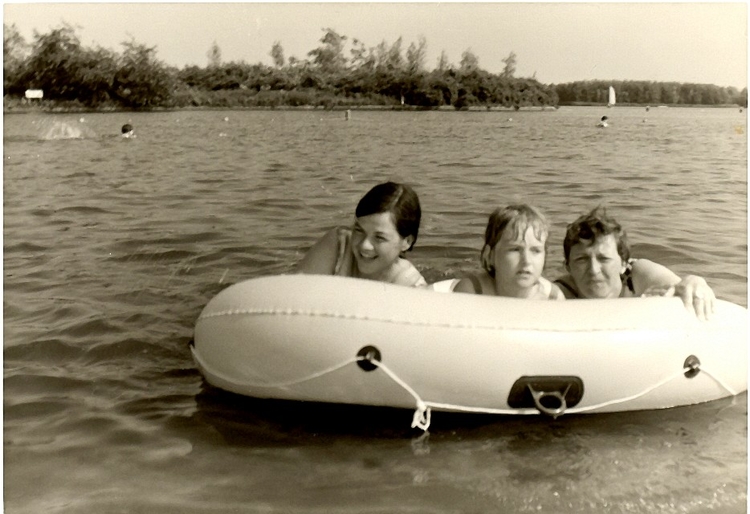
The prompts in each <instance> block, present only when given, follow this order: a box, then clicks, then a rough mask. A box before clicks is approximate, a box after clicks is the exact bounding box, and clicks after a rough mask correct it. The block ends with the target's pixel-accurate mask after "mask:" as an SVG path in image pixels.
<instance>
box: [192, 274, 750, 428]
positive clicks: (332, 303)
mask: <svg viewBox="0 0 750 514" xmlns="http://www.w3.org/2000/svg"><path fill="white" fill-rule="evenodd" d="M747 325H748V316H747V309H745V308H744V307H741V306H738V305H735V304H732V303H729V302H726V301H721V300H719V301H718V302H717V309H716V314H715V315H714V316H713V318H712V319H711V320H710V321H699V320H698V319H697V318H696V317H695V316H694V315H692V314H691V313H689V312H688V311H687V310H686V309H685V307H684V306H683V304H682V302H681V300H680V299H678V298H629V299H617V300H573V301H565V302H551V301H535V300H521V299H515V298H493V297H486V296H477V295H468V294H458V293H452V294H445V293H439V292H435V291H432V290H428V289H417V288H407V287H401V286H395V285H391V284H385V283H381V282H373V281H368V280H359V279H352V278H342V277H331V276H312V275H282V276H273V277H263V278H256V279H252V280H247V281H245V282H241V283H238V284H235V285H232V286H230V287H228V288H227V289H225V290H224V291H222V292H220V293H219V294H218V295H217V296H216V297H215V298H213V299H212V300H211V301H210V302H209V303H208V305H207V306H206V307H205V308H204V309H203V312H202V313H201V315H200V317H199V318H198V321H197V323H196V327H195V337H194V341H193V342H192V343H191V350H192V352H193V357H194V359H195V362H196V364H197V365H198V367H199V369H200V371H201V372H202V374H203V375H204V377H205V378H206V380H207V381H208V382H209V383H210V384H212V385H214V386H216V387H219V388H222V389H225V390H228V391H232V392H234V393H239V394H243V395H248V396H252V397H257V398H278V399H287V400H303V401H316V402H335V403H347V404H362V405H379V406H391V407H404V408H414V407H415V406H416V412H415V416H414V424H413V425H414V426H418V427H420V428H423V429H426V428H427V426H429V423H430V412H431V410H447V411H465V412H485V413H497V414H538V413H540V412H541V413H544V414H549V415H552V416H558V415H561V414H563V413H593V412H613V411H625V410H643V409H663V408H668V407H674V406H679V405H690V404H695V403H700V402H706V401H710V400H716V399H719V398H723V397H726V396H731V395H736V394H738V393H740V392H743V391H745V390H746V389H747V359H746V357H747V350H746V344H747Z"/></svg>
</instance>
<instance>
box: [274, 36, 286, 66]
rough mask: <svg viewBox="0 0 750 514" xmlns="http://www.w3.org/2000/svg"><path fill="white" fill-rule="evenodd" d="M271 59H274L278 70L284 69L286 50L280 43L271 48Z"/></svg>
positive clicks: (276, 42) (277, 42) (275, 42)
mask: <svg viewBox="0 0 750 514" xmlns="http://www.w3.org/2000/svg"><path fill="white" fill-rule="evenodd" d="M271 58H272V59H273V64H274V66H276V67H277V68H283V67H284V62H285V60H284V49H283V48H282V47H281V42H280V41H274V43H273V46H272V47H271Z"/></svg>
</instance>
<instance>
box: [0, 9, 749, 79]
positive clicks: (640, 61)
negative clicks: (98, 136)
mask: <svg viewBox="0 0 750 514" xmlns="http://www.w3.org/2000/svg"><path fill="white" fill-rule="evenodd" d="M3 17H4V18H3V23H4V24H7V25H11V24H15V25H16V27H17V28H18V29H19V31H20V33H21V35H22V36H24V38H25V39H26V41H27V42H31V41H33V34H34V31H36V32H38V33H42V34H44V33H48V32H49V31H50V30H51V29H54V28H58V27H60V26H62V24H63V22H65V23H68V24H70V25H73V26H74V27H76V33H77V34H78V36H79V37H80V39H81V42H82V44H83V45H84V46H87V47H95V46H102V47H105V48H109V49H112V50H115V51H117V52H121V51H122V46H121V43H122V42H123V41H128V40H130V39H131V38H132V39H134V40H135V42H137V43H140V44H145V45H148V46H154V47H156V56H157V58H158V59H159V60H161V61H163V62H165V63H166V64H169V65H174V66H177V67H180V68H181V67H183V66H185V65H197V66H200V67H205V66H206V65H207V64H208V53H209V50H210V48H211V47H212V45H213V43H214V42H216V44H217V45H218V46H219V49H220V50H221V57H222V61H223V62H230V61H237V62H240V61H244V62H246V63H250V64H254V63H258V62H262V63H264V64H269V65H270V64H272V62H273V61H272V59H271V56H270V51H271V47H272V46H273V44H274V42H276V41H279V42H280V43H281V46H282V48H283V49H284V54H285V56H286V57H287V58H288V57H290V56H294V57H296V58H297V59H305V58H307V53H308V52H309V51H310V50H312V49H314V48H317V47H318V46H320V45H321V43H320V39H321V37H322V36H323V35H324V31H323V29H324V28H332V29H333V30H335V31H336V32H337V33H339V34H340V35H342V36H346V37H347V38H348V41H349V42H351V40H352V39H355V38H356V39H358V40H360V41H362V42H363V43H364V44H365V46H366V47H368V48H370V47H375V46H377V45H378V44H379V43H380V42H382V41H385V42H386V43H387V44H388V45H389V46H390V45H392V44H393V43H394V42H395V41H396V40H397V39H398V38H399V37H402V38H403V42H402V49H403V50H404V53H405V50H406V48H408V46H409V44H410V43H412V42H414V43H417V42H418V38H419V37H420V36H424V37H425V39H426V41H427V58H426V61H425V64H426V67H427V68H428V69H433V68H434V67H435V65H436V63H437V61H438V57H439V56H440V54H441V52H442V51H445V52H446V54H447V56H448V60H449V62H451V63H452V64H455V65H458V63H460V61H461V54H462V53H463V52H464V51H466V50H470V51H471V52H472V53H473V54H474V55H476V56H477V57H478V58H479V66H480V68H482V69H484V70H487V71H489V72H492V73H499V72H501V71H502V70H503V67H504V66H505V64H504V63H503V59H505V58H506V57H507V56H508V55H509V54H510V53H511V52H514V53H515V54H516V61H517V65H516V74H515V76H516V77H535V78H536V79H537V80H539V81H540V82H542V83H544V84H559V83H564V82H572V81H579V80H648V81H657V82H672V81H674V82H693V83H700V84H715V85H718V86H733V87H737V88H738V89H742V88H744V87H747V75H748V40H747V26H748V4H747V3H746V2H744V1H740V2H734V3H730V2H727V3H716V2H706V3H610V2H599V3H559V2H551V3H526V2H523V3H485V2H481V3H465V2H441V3H432V2H419V3H402V2H398V3H381V2H365V3H359V2H357V3H332V2H325V3H308V2H303V3H279V2H269V3H254V2H242V3H227V2H225V3H207V2H204V3H189V2H185V3H182V2H180V3H150V2H149V3H141V2H132V3H109V2H101V3H99V2H97V3H39V2H23V3H15V2H6V3H4V4H3ZM349 48H350V45H348V46H347V55H348V49H349Z"/></svg>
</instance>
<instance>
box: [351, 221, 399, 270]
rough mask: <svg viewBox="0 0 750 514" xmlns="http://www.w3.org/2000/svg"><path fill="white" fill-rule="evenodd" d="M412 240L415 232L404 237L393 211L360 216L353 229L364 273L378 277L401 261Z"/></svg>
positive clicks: (358, 258) (353, 240)
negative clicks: (401, 255)
mask: <svg viewBox="0 0 750 514" xmlns="http://www.w3.org/2000/svg"><path fill="white" fill-rule="evenodd" d="M412 240H413V237H412V236H407V237H405V238H404V237H401V235H400V234H399V233H398V230H396V225H395V223H394V222H393V215H392V214H391V213H390V212H380V213H377V214H369V215H367V216H362V217H360V218H357V219H356V220H355V221H354V228H353V229H352V252H353V253H354V258H355V260H356V261H357V268H358V269H359V272H360V274H361V275H362V276H363V277H367V278H377V277H378V276H379V275H380V274H382V273H384V272H386V271H387V270H388V269H390V267H391V266H393V264H394V263H396V262H397V261H398V258H399V255H400V254H401V252H405V251H406V250H408V249H409V247H410V246H411V242H412Z"/></svg>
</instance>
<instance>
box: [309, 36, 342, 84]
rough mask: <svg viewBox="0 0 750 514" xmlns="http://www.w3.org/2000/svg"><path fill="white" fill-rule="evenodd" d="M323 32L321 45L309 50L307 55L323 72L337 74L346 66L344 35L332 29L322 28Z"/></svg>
mask: <svg viewBox="0 0 750 514" xmlns="http://www.w3.org/2000/svg"><path fill="white" fill-rule="evenodd" d="M323 30H324V31H325V34H324V35H323V37H322V38H320V42H321V43H323V45H322V46H319V47H318V48H315V49H314V50H310V51H309V52H308V53H307V55H308V56H310V57H312V62H313V63H314V64H315V65H316V66H317V67H318V68H319V69H320V71H322V72H323V73H325V74H338V73H340V72H341V71H342V70H343V69H344V68H345V67H346V57H344V44H345V42H346V36H342V35H340V34H339V33H338V32H336V31H335V30H333V29H323Z"/></svg>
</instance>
